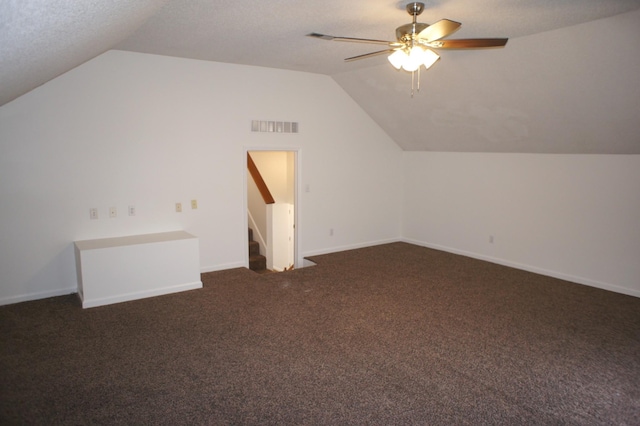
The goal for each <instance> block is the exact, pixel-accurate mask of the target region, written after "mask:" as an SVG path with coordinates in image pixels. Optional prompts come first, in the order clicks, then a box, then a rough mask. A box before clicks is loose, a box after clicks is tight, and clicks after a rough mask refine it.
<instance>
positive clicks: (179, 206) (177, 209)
mask: <svg viewBox="0 0 640 426" xmlns="http://www.w3.org/2000/svg"><path fill="white" fill-rule="evenodd" d="M176 212H177V213H182V203H176Z"/></svg>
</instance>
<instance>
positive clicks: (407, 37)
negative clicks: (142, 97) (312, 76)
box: [307, 2, 508, 97]
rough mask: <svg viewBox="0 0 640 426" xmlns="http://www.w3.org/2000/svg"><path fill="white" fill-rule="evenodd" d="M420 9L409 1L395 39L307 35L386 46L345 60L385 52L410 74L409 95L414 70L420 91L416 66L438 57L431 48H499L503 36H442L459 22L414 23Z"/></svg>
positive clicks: (426, 66) (416, 20) (416, 4)
mask: <svg viewBox="0 0 640 426" xmlns="http://www.w3.org/2000/svg"><path fill="white" fill-rule="evenodd" d="M423 11H424V3H419V2H413V3H409V4H407V13H409V15H411V16H413V22H412V23H410V24H405V25H401V26H399V27H398V28H396V38H397V41H386V40H374V39H368V38H354V37H336V36H331V35H326V34H319V33H310V34H307V35H308V36H309V37H315V38H319V39H322V40H333V41H346V42H354V43H369V44H380V45H384V46H387V48H386V49H383V50H378V51H376V52H370V53H365V54H363V55H358V56H352V57H350V58H346V59H345V61H355V60H358V59H365V58H371V57H373V56H378V55H384V54H386V53H389V54H390V55H389V57H388V59H389V62H391V65H393V66H394V67H395V68H396V69H398V70H399V69H403V70H405V71H408V72H410V73H411V96H412V97H413V86H414V73H415V72H416V71H417V72H418V91H420V66H421V65H422V66H424V67H425V68H426V69H429V68H430V67H431V66H432V65H433V64H434V63H435V62H436V61H437V60H438V59H440V56H439V55H438V54H437V53H436V52H434V51H433V49H479V48H491V47H503V46H505V45H506V44H507V40H508V39H507V38H467V39H453V40H452V39H446V40H445V39H444V38H445V37H447V36H448V35H451V34H453V33H454V32H456V31H457V30H459V29H460V26H461V25H462V24H461V23H460V22H456V21H451V20H449V19H441V20H439V21H438V22H436V23H434V24H431V25H429V24H424V23H421V22H418V15H420V14H421V13H422V12H423Z"/></svg>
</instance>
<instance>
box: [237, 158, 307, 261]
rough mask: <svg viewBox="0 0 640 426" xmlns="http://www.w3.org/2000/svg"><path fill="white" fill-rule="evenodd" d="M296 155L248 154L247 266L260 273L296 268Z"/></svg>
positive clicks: (246, 189)
mask: <svg viewBox="0 0 640 426" xmlns="http://www.w3.org/2000/svg"><path fill="white" fill-rule="evenodd" d="M296 154H297V152H296V151H270V150H247V171H246V172H247V179H246V182H247V184H246V188H245V191H246V203H247V204H246V205H247V225H248V232H249V248H248V252H247V253H248V262H247V263H248V267H249V268H250V269H252V270H254V271H256V272H259V273H265V272H282V271H286V270H291V269H293V268H294V266H295V259H296V241H297V239H296V220H295V218H296V188H297V182H296V176H297V170H296V166H297V156H296ZM265 192H266V195H265Z"/></svg>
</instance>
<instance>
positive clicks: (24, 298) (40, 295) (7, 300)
mask: <svg viewBox="0 0 640 426" xmlns="http://www.w3.org/2000/svg"><path fill="white" fill-rule="evenodd" d="M77 292H78V287H69V288H64V289H60V290H51V291H41V292H37V293H27V294H21V295H18V296H10V297H3V298H0V306H2V305H12V304H14V303H20V302H29V301H31V300H38V299H47V298H49V297H57V296H66V295H67V294H73V293H77Z"/></svg>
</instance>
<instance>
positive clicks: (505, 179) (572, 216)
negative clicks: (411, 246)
mask: <svg viewBox="0 0 640 426" xmlns="http://www.w3.org/2000/svg"><path fill="white" fill-rule="evenodd" d="M404 169H405V172H406V174H405V176H406V184H405V190H406V191H407V193H408V194H411V196H408V197H406V198H405V201H404V218H403V236H404V238H405V239H406V240H407V241H411V242H414V243H417V244H421V245H425V246H429V247H434V248H438V249H442V250H446V251H451V252H455V253H460V254H465V255H468V256H471V257H476V258H480V259H485V260H490V261H493V262H496V263H501V264H505V265H510V266H515V267H518V268H521V269H525V270H530V271H534V272H538V273H542V274H545V275H550V276H555V277H558V278H562V279H567V280H570V281H574V282H578V283H582V284H587V285H592V286H595V287H600V288H605V289H609V290H614V291H617V292H621V293H626V294H631V295H635V296H640V155H618V156H615V155H609V156H608V155H553V154H549V155H543V154H463V153H426V152H405V153H404ZM490 236H493V238H494V242H493V243H490V242H489V238H490Z"/></svg>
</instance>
